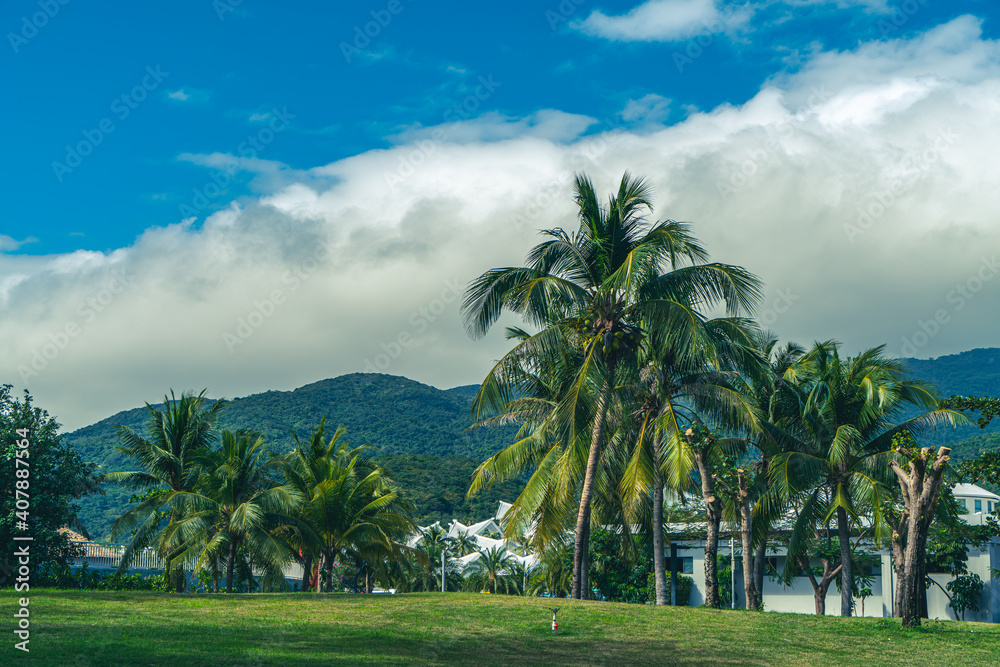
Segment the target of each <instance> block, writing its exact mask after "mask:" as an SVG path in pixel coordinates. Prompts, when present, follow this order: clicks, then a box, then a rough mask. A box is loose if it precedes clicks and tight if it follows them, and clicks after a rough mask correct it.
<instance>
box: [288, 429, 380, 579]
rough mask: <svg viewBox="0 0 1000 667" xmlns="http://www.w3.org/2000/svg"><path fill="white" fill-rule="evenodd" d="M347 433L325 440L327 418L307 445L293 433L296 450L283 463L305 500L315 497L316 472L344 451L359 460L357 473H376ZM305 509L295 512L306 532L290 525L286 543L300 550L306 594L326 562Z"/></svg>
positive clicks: (300, 508) (339, 432) (342, 432)
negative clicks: (349, 439)
mask: <svg viewBox="0 0 1000 667" xmlns="http://www.w3.org/2000/svg"><path fill="white" fill-rule="evenodd" d="M346 434H347V429H345V428H344V427H342V426H341V427H339V428H337V429H336V431H335V432H334V434H333V436H331V437H330V439H329V440H327V438H326V417H325V416H324V417H323V418H322V419H321V420H320V423H319V425H318V426H316V427H314V428H313V429H312V432H311V433H310V435H309V439H308V440H307V441H305V442H303V441H302V440H300V439H299V436H298V434H297V433H295V432H294V431H292V438H294V440H295V449H293V450H292V451H291V452H289V453H288V454H287V455H286V456H285V457H284V460H283V461H282V463H281V467H282V473H283V475H284V478H285V480H287V482H288V484H289V485H290V486H292V487H293V488H294V489H295V490H296V491H297V492H298V493H299V495H300V496H301V497H302V498H311V497H313V495H314V494H315V491H316V484H317V482H318V481H321V479H318V478H317V476H316V474H317V471H323V470H325V463H324V462H325V461H327V460H328V459H330V458H332V457H335V456H337V453H338V452H339V451H341V449H342V447H341V445H343V450H344V452H346V454H345V455H346V456H347V457H351V458H353V457H355V456H357V457H358V464H357V467H356V469H357V470H358V471H359V473H360V470H361V469H362V468H363V469H364V473H363V474H367V473H369V472H372V471H373V470H374V469H375V466H373V465H371V463H370V461H368V460H367V459H366V458H365V457H364V453H365V452H366V451H367V448H365V447H364V446H361V447H355V448H353V449H351V448H349V447H348V446H347V444H346V440H344V438H345V436H346ZM302 512H303V507H302V506H301V505H300V506H299V507H298V508H297V510H296V518H297V519H299V520H300V521H301V522H302V525H304V526H305V528H306V529H305V530H300V529H299V528H298V527H296V526H295V525H289V526H288V527H287V531H286V533H287V534H286V539H287V540H288V542H289V543H290V544H292V545H294V547H295V548H296V549H297V551H298V554H299V560H300V561H301V563H302V591H303V592H306V591H309V590H310V589H311V588H312V584H313V579H314V577H315V576H316V573H317V570H318V569H319V565H320V563H321V561H322V559H323V553H322V544H321V542H320V540H319V539H318V537H317V536H316V534H315V533H313V532H312V531H311V530H309V529H308V522H306V521H305V517H304V515H303V513H302Z"/></svg>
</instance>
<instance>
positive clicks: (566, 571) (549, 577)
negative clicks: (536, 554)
mask: <svg viewBox="0 0 1000 667" xmlns="http://www.w3.org/2000/svg"><path fill="white" fill-rule="evenodd" d="M572 584H573V566H572V553H571V552H569V550H568V546H556V545H550V546H549V548H548V549H546V550H545V551H543V552H542V553H541V557H540V559H539V562H538V565H537V566H536V567H535V568H534V570H532V575H531V579H530V581H529V582H528V590H527V594H528V595H536V596H537V595H542V594H547V595H550V596H551V597H554V598H561V597H569V595H570V591H571V589H572Z"/></svg>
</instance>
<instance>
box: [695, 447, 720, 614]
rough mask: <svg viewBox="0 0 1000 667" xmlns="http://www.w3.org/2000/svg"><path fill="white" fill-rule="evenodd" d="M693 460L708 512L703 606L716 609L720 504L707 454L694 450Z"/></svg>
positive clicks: (701, 450) (717, 603)
mask: <svg viewBox="0 0 1000 667" xmlns="http://www.w3.org/2000/svg"><path fill="white" fill-rule="evenodd" d="M694 460H695V463H697V465H698V475H699V476H700V477H701V494H702V497H703V498H704V499H705V509H706V510H707V511H708V527H707V529H706V531H705V606H706V607H713V608H717V607H718V606H719V604H720V602H719V564H718V559H717V558H716V556H717V554H718V552H719V524H720V522H721V520H722V507H721V506H722V502H721V501H720V500H719V499H718V498H717V497H716V496H715V482H714V480H713V479H712V472H711V471H710V470H709V468H708V452H706V451H705V448H704V447H696V448H694Z"/></svg>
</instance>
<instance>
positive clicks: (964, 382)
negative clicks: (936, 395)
mask: <svg viewBox="0 0 1000 667" xmlns="http://www.w3.org/2000/svg"><path fill="white" fill-rule="evenodd" d="M903 361H905V362H906V364H907V366H909V367H910V371H911V375H912V376H913V377H916V378H921V379H924V380H930V381H931V382H933V383H934V384H936V385H937V386H938V388H939V389H940V390H941V395H942V396H944V397H946V398H947V397H948V396H956V395H958V396H1000V349H998V348H995V347H988V348H976V349H974V350H969V351H968V352H962V353H961V354H950V355H947V356H943V357H937V358H936V359H904V360H903ZM973 421H975V416H973ZM996 433H1000V422H998V421H996V420H994V422H993V423H992V424H990V425H989V427H987V428H986V429H985V430H981V429H980V428H979V427H978V426H964V427H960V428H957V429H954V430H952V429H938V430H937V431H936V432H934V433H928V434H926V435H924V436H923V437H921V438H919V440H920V442H922V443H926V444H928V445H934V446H939V445H944V444H954V443H962V445H961V446H958V447H955V448H954V449H953V451H952V457H953V458H958V459H961V458H975V457H976V456H977V455H978V451H980V449H981V448H982V446H983V444H984V443H987V442H990V441H991V440H990V439H988V438H987V439H985V440H984V439H982V436H983V435H986V434H996ZM970 439H972V440H970ZM966 441H969V442H966Z"/></svg>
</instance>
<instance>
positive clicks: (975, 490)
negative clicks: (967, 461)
mask: <svg viewBox="0 0 1000 667" xmlns="http://www.w3.org/2000/svg"><path fill="white" fill-rule="evenodd" d="M951 492H952V493H953V494H955V497H956V498H987V499H989V500H1000V496H998V495H997V494H995V493H993V492H991V491H987V490H986V489H984V488H983V487H981V486H976V485H975V484H956V485H955V488H954V489H952V491H951Z"/></svg>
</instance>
